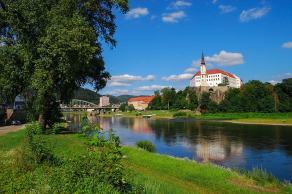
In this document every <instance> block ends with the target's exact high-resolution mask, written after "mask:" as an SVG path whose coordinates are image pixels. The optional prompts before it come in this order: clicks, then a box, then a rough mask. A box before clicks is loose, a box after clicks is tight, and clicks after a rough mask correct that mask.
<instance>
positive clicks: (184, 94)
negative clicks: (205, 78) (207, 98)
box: [148, 87, 198, 110]
mask: <svg viewBox="0 0 292 194" xmlns="http://www.w3.org/2000/svg"><path fill="white" fill-rule="evenodd" d="M197 106H198V98H197V95H196V92H195V91H194V90H193V89H191V88H189V87H187V88H186V89H184V90H181V91H178V92H177V91H176V90H175V89H174V88H164V89H162V90H161V91H155V97H154V99H153V100H152V101H151V102H150V104H149V107H148V108H149V109H150V110H169V109H190V110H195V109H196V108H197Z"/></svg>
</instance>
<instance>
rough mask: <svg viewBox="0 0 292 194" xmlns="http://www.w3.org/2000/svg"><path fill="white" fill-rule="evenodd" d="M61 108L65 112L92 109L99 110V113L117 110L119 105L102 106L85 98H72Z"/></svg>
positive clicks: (92, 110) (91, 110)
mask: <svg viewBox="0 0 292 194" xmlns="http://www.w3.org/2000/svg"><path fill="white" fill-rule="evenodd" d="M60 108H61V110H62V111H64V112H68V111H90V112H97V113H98V114H101V113H106V112H117V111H118V110H119V106H118V105H114V106H105V107H100V106H99V105H97V104H94V103H92V102H88V101H85V100H78V99H72V100H71V102H70V103H69V104H60Z"/></svg>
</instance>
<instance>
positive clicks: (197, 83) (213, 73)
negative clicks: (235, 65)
mask: <svg viewBox="0 0 292 194" xmlns="http://www.w3.org/2000/svg"><path fill="white" fill-rule="evenodd" d="M241 85H242V81H241V79H240V78H239V77H238V76H236V75H234V74H232V73H228V72H226V71H223V70H221V69H210V70H207V67H206V63H205V57H204V54H202V58H201V66H200V71H198V72H197V73H196V74H195V75H194V77H193V78H192V79H191V82H190V86H191V87H217V86H227V87H230V88H240V87H241Z"/></svg>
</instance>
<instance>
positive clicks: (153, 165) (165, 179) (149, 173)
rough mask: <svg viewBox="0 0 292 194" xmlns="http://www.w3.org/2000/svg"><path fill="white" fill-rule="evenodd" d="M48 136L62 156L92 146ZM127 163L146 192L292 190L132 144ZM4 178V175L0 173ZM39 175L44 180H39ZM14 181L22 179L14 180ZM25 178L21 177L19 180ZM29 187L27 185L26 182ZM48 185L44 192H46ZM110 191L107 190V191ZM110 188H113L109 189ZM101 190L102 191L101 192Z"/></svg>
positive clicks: (9, 143) (15, 142) (8, 142)
mask: <svg viewBox="0 0 292 194" xmlns="http://www.w3.org/2000/svg"><path fill="white" fill-rule="evenodd" d="M23 138H24V131H19V132H15V133H9V134H7V135H5V136H3V137H0V145H1V150H0V151H1V152H2V153H4V154H5V153H11V152H10V151H13V150H15V148H17V147H18V146H20V145H21V144H20V143H21V142H22V140H23ZM46 139H47V140H48V141H49V142H50V144H52V145H53V152H54V153H55V154H56V155H57V156H58V157H61V158H70V157H71V156H73V155H83V154H85V153H86V152H87V150H88V147H87V146H86V145H85V143H84V141H85V140H84V139H82V138H80V136H78V135H49V136H46ZM122 152H123V154H124V155H125V157H124V160H123V163H124V165H125V169H126V170H127V172H128V174H129V177H130V179H131V182H132V183H133V184H134V185H136V186H139V187H143V188H144V191H145V193H149V194H150V193H151V194H152V193H153V194H155V193H157V194H163V193H167V194H168V193H172V194H175V193H204V194H205V193H224V194H225V193H226V194H228V193H291V192H292V186H291V185H285V184H283V183H279V182H278V181H274V180H271V181H265V180H261V178H259V176H256V177H257V178H256V179H253V178H252V177H253V176H254V175H253V176H251V174H249V176H247V175H246V176H243V175H240V174H238V173H237V172H235V171H231V170H226V169H223V168H220V167H217V166H214V165H211V164H199V163H196V162H193V161H190V160H183V159H176V158H172V157H168V156H165V155H159V154H154V153H149V152H147V151H144V150H140V149H137V148H132V147H123V148H122ZM51 170H52V169H46V168H44V169H43V168H39V169H38V171H35V172H34V173H33V174H27V175H26V176H22V178H25V177H28V178H29V180H31V181H36V182H35V183H33V182H31V184H38V183H42V184H43V182H45V181H44V180H46V173H48V172H50V171H51ZM0 177H1V176H0ZM36 177H39V178H40V179H36ZM14 181H18V179H17V180H14ZM19 181H21V180H19ZM22 186H23V187H25V185H22ZM45 189H46V187H45V185H44V186H41V185H40V191H44V193H45ZM106 191H107V190H104V193H106ZM108 191H110V189H108ZM99 192H102V190H101V191H99Z"/></svg>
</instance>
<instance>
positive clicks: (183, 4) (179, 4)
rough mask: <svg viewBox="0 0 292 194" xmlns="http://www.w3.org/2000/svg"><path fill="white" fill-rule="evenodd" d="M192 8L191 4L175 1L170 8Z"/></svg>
mask: <svg viewBox="0 0 292 194" xmlns="http://www.w3.org/2000/svg"><path fill="white" fill-rule="evenodd" d="M190 6H192V3H191V2H188V1H184V0H177V1H176V2H174V3H173V4H172V7H174V8H182V7H190Z"/></svg>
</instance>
